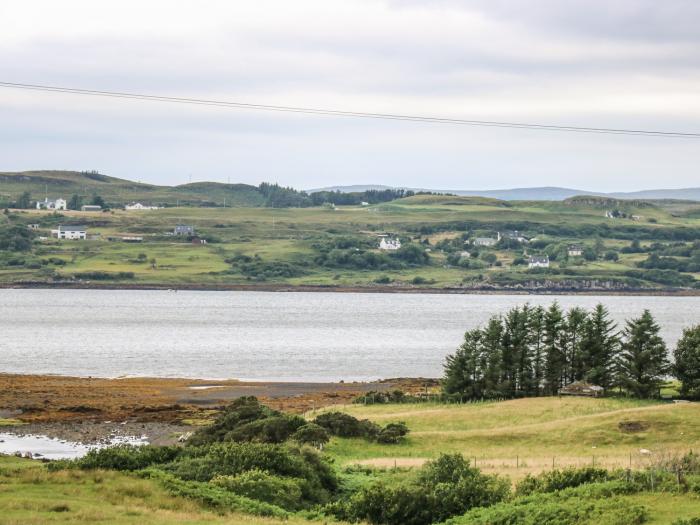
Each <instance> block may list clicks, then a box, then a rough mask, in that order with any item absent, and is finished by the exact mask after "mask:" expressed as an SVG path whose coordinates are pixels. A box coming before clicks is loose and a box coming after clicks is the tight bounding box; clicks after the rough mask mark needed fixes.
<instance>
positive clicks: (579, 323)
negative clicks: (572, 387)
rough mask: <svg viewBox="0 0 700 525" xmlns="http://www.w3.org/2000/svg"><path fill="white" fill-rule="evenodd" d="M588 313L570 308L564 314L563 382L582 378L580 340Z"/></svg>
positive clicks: (580, 309) (567, 382)
mask: <svg viewBox="0 0 700 525" xmlns="http://www.w3.org/2000/svg"><path fill="white" fill-rule="evenodd" d="M587 319H588V314H587V313H586V312H585V311H584V310H583V309H582V308H578V307H576V308H572V309H571V310H569V312H568V313H567V314H566V348H565V351H564V354H565V362H566V370H565V374H564V383H565V384H569V383H573V382H574V381H580V380H581V379H583V375H584V370H583V366H584V364H583V355H582V349H581V342H582V341H583V338H584V328H585V326H586V321H587Z"/></svg>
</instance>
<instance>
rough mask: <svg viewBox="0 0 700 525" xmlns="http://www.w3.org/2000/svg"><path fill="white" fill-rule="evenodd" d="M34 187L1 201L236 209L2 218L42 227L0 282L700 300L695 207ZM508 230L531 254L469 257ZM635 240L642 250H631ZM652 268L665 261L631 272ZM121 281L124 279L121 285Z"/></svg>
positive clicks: (0, 269)
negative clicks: (391, 238)
mask: <svg viewBox="0 0 700 525" xmlns="http://www.w3.org/2000/svg"><path fill="white" fill-rule="evenodd" d="M43 173H44V174H43V175H40V176H39V175H37V176H36V177H34V176H32V177H30V179H29V180H25V179H24V178H23V177H24V176H22V175H0V194H3V193H4V194H10V193H12V194H14V193H16V192H17V191H29V190H30V191H31V192H32V193H33V194H34V195H35V196H36V195H37V194H38V195H41V194H43V189H41V184H40V183H39V182H38V181H40V180H53V181H62V182H60V183H56V184H59V185H60V184H64V183H65V184H66V185H67V186H66V191H65V192H63V193H62V194H63V195H70V194H71V193H72V192H73V191H76V190H77V188H78V186H80V184H84V185H85V189H86V193H87V194H90V192H91V191H93V190H94V191H96V192H98V193H99V194H100V195H102V196H103V198H105V199H106V200H107V201H108V202H109V200H110V199H111V198H112V197H111V196H112V195H119V196H120V197H119V198H124V197H126V196H129V197H128V198H124V199H123V200H124V201H131V200H140V201H142V202H146V203H159V202H161V200H159V198H156V197H154V196H155V195H159V196H160V197H161V198H162V199H166V200H167V199H170V200H169V202H172V203H175V202H176V199H180V203H181V204H182V203H183V202H185V201H186V200H187V199H190V200H191V201H192V202H195V201H194V199H201V200H200V201H198V202H200V203H201V202H204V201H205V200H206V201H207V202H215V203H223V198H224V196H226V202H227V205H228V204H230V205H231V206H233V207H226V208H222V207H215V208H212V207H206V206H196V207H195V206H180V207H175V206H173V207H168V208H164V209H160V210H154V211H145V212H125V211H123V210H118V209H115V210H111V211H108V212H101V213H89V212H86V213H82V212H74V211H68V212H62V213H61V214H53V213H50V212H47V211H37V210H18V211H16V212H9V211H8V212H7V213H5V214H3V215H0V237H2V231H3V229H7V228H11V227H13V226H20V227H21V228H24V227H26V226H27V225H29V224H38V225H39V229H38V230H36V232H34V235H35V239H34V243H33V245H32V248H31V249H30V250H26V251H24V252H21V253H20V252H16V251H15V253H4V254H3V256H2V257H0V282H21V281H35V282H36V281H40V282H47V281H57V280H61V281H64V280H81V279H82V280H85V278H84V277H82V275H83V274H86V273H88V272H93V273H94V272H107V273H108V274H109V275H108V276H107V278H109V279H110V281H111V282H119V281H124V282H129V283H134V284H139V285H142V284H163V285H168V286H172V285H176V284H178V283H180V284H200V285H212V286H213V285H229V284H231V285H233V284H256V283H271V284H285V285H315V286H346V287H355V286H363V287H366V286H379V285H381V286H392V287H397V288H405V287H409V286H420V287H435V288H444V287H450V288H470V289H471V288H478V289H492V288H502V289H522V288H525V289H543V288H544V289H560V290H577V289H589V288H592V289H598V290H619V289H631V288H632V289H644V288H656V289H659V288H679V287H684V288H688V289H690V288H693V287H694V286H695V287H697V285H698V278H699V277H700V271H699V269H700V244H698V243H699V242H700V205H698V204H697V203H683V202H677V201H672V202H649V201H618V200H615V199H608V198H598V197H580V198H572V199H567V200H566V201H561V202H554V201H508V202H506V201H500V200H496V199H488V198H482V197H456V196H444V195H416V196H413V197H408V198H404V199H398V200H394V201H391V202H386V203H382V204H375V205H370V206H360V205H348V206H337V207H335V208H332V207H322V206H321V207H308V208H274V209H273V208H267V207H261V205H262V204H264V202H265V197H264V196H263V195H262V194H261V192H260V191H259V190H258V189H257V188H254V187H252V186H245V185H225V184H213V183H194V184H188V185H183V186H176V187H174V188H167V187H159V186H148V185H140V184H138V183H132V182H129V181H124V180H121V179H113V178H109V177H104V176H102V175H95V174H80V176H79V179H78V178H76V177H77V175H75V174H73V175H71V177H70V178H69V179H70V181H69V182H66V181H67V180H68V179H66V178H65V173H64V172H43ZM3 177H4V178H3ZM7 180H10V181H11V182H6V181H7ZM76 185H77V186H76ZM50 195H51V196H53V194H50ZM144 195H151V197H150V198H143V196H144ZM115 200H116V197H115ZM611 208H613V209H615V210H617V212H619V213H620V214H621V216H620V217H619V218H615V219H610V218H607V217H606V216H605V212H606V211H609V210H610V209H611ZM179 223H184V224H191V225H193V226H194V227H195V228H196V230H197V234H198V235H199V236H200V237H203V238H205V239H206V240H207V241H208V244H206V245H204V246H194V245H192V244H191V243H190V242H189V241H188V239H184V238H175V237H172V236H168V235H166V234H167V233H170V232H172V230H173V228H174V226H175V225H176V224H179ZM59 224H84V225H86V226H87V227H88V231H89V234H90V236H91V240H88V241H57V240H53V239H50V238H48V237H49V236H50V230H51V229H52V228H55V227H56V226H57V225H59ZM508 230H518V231H520V232H521V234H523V235H525V236H526V237H527V238H528V239H530V242H529V243H525V244H518V243H515V244H513V243H511V244H510V245H508V244H505V245H502V244H499V245H498V246H494V247H480V248H477V247H475V246H474V245H473V244H470V242H471V241H472V240H473V239H474V238H475V237H491V238H495V237H496V236H497V235H498V233H499V232H504V231H508ZM386 233H389V234H392V235H395V236H398V237H399V238H400V239H401V242H402V243H403V244H404V245H406V246H410V245H413V249H418V250H422V251H424V252H425V253H426V254H427V256H426V257H424V258H421V259H420V260H419V259H417V258H416V257H415V253H414V254H413V256H411V257H410V258H406V259H401V254H393V255H391V254H386V253H381V252H379V250H378V249H377V247H378V241H379V237H378V235H380V234H386ZM124 235H130V236H142V237H143V242H142V243H140V244H126V243H122V242H111V241H108V240H107V239H108V238H110V237H119V236H124ZM39 237H46V238H47V239H45V240H39ZM635 239H637V241H638V242H639V243H640V244H639V246H637V247H636V248H634V249H629V248H630V244H631V243H632V241H633V240H635ZM0 242H2V239H1V238H0ZM570 244H578V245H581V246H583V247H584V248H585V249H586V251H587V256H586V257H573V256H572V257H569V256H568V254H567V248H568V246H569V245H570ZM426 250H427V251H426ZM10 251H11V250H10ZM142 254H143V255H142ZM465 254H466V255H465ZM543 254H548V255H550V259H551V267H550V268H549V269H547V270H542V269H538V270H529V269H528V267H527V264H526V259H527V257H528V256H529V255H543ZM652 254H654V255H655V256H658V257H661V259H662V260H653V261H651V263H650V264H651V267H644V268H640V267H639V265H640V264H642V263H645V261H647V259H648V258H649V257H650V256H651V255H652ZM409 255H410V254H409ZM589 255H590V256H589ZM154 259H155V261H156V264H155V265H154V264H152V261H153V260H154ZM669 265H671V266H670V267H669ZM120 272H122V273H124V272H125V273H126V274H129V275H130V276H129V277H125V276H124V275H126V274H123V275H122V276H119V275H118V274H119V273H120ZM93 281H94V278H93Z"/></svg>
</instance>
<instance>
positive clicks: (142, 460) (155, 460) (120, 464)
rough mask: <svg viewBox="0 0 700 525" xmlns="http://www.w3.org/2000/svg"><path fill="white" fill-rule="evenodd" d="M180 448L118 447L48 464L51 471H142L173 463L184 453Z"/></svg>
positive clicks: (102, 449)
mask: <svg viewBox="0 0 700 525" xmlns="http://www.w3.org/2000/svg"><path fill="white" fill-rule="evenodd" d="M182 450H183V449H181V448H178V447H155V446H151V445H145V446H135V445H116V446H113V447H107V448H101V449H96V450H91V451H89V452H88V453H87V454H86V455H85V456H83V457H82V458H80V459H77V460H72V461H71V460H64V461H55V462H52V463H49V464H48V467H49V469H50V470H60V469H63V468H70V467H76V468H80V469H85V470H89V469H98V468H99V469H110V470H141V469H145V468H147V467H150V466H152V465H161V464H164V463H169V462H171V461H173V460H174V459H175V458H177V457H178V455H179V454H180V453H181V452H182Z"/></svg>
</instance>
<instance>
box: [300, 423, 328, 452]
mask: <svg viewBox="0 0 700 525" xmlns="http://www.w3.org/2000/svg"><path fill="white" fill-rule="evenodd" d="M330 438H331V437H330V435H329V434H328V432H327V431H326V429H325V428H323V427H321V426H319V425H316V424H315V423H307V424H306V425H304V426H303V427H299V429H297V431H296V432H294V434H292V439H293V440H294V441H296V442H297V443H299V444H300V445H311V446H314V447H316V448H321V447H322V446H323V445H325V444H326V443H328V441H329V440H330Z"/></svg>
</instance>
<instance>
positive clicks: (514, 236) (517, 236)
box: [498, 230, 527, 242]
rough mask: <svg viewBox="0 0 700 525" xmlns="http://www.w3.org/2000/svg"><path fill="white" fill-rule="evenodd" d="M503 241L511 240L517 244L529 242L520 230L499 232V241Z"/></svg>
mask: <svg viewBox="0 0 700 525" xmlns="http://www.w3.org/2000/svg"><path fill="white" fill-rule="evenodd" d="M501 239H509V240H511V241H516V242H527V238H525V237H524V236H523V235H522V234H521V233H520V232H519V231H518V230H508V231H504V232H503V233H501V232H498V240H499V241H500V240H501Z"/></svg>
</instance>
